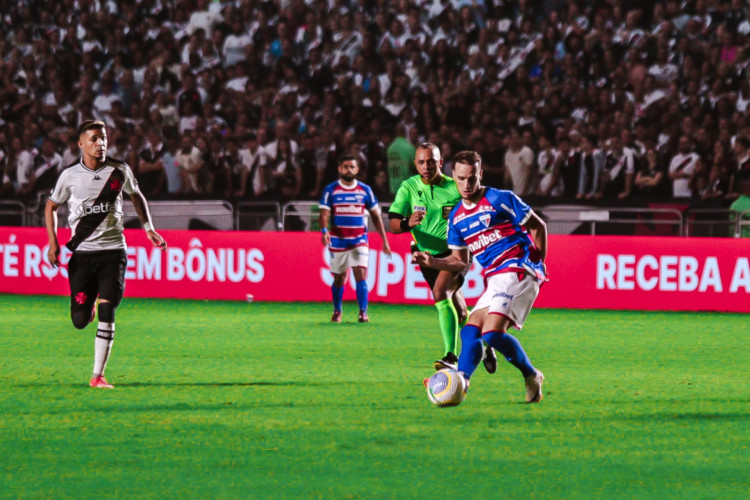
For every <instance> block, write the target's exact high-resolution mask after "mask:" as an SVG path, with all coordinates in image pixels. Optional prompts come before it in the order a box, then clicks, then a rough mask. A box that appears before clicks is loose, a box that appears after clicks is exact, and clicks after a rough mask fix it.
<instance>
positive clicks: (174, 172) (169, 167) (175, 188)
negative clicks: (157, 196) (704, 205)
mask: <svg viewBox="0 0 750 500" xmlns="http://www.w3.org/2000/svg"><path fill="white" fill-rule="evenodd" d="M165 141H166V146H165V147H164V154H163V156H162V158H161V162H162V165H163V166H164V176H165V178H166V180H167V194H168V195H169V196H171V197H174V196H177V195H178V194H179V193H181V192H182V176H181V171H180V164H179V163H178V160H177V153H178V151H179V141H178V139H177V134H176V133H174V132H171V131H170V133H167V134H166V137H165Z"/></svg>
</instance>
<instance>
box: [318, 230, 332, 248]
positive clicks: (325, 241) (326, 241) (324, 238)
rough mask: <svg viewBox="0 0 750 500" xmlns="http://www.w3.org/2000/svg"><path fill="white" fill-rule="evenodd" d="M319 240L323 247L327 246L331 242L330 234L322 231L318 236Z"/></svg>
mask: <svg viewBox="0 0 750 500" xmlns="http://www.w3.org/2000/svg"><path fill="white" fill-rule="evenodd" d="M320 241H321V242H322V243H323V246H324V247H327V246H328V245H330V244H331V235H330V234H328V233H323V235H322V236H321V237H320Z"/></svg>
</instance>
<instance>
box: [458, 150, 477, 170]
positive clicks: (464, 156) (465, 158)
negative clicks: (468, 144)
mask: <svg viewBox="0 0 750 500" xmlns="http://www.w3.org/2000/svg"><path fill="white" fill-rule="evenodd" d="M459 163H463V164H465V165H479V168H482V157H481V156H480V155H479V153H477V152H476V151H468V150H467V151H461V152H459V153H456V155H455V156H454V157H453V168H456V165H458V164H459Z"/></svg>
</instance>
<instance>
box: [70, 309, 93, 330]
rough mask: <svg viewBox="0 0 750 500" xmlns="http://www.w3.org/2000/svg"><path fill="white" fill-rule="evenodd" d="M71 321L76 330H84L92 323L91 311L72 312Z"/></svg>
mask: <svg viewBox="0 0 750 500" xmlns="http://www.w3.org/2000/svg"><path fill="white" fill-rule="evenodd" d="M70 319H71V320H72V321H73V326H74V327H76V329H78V330H83V329H84V328H86V326H88V324H89V323H91V311H71V312H70Z"/></svg>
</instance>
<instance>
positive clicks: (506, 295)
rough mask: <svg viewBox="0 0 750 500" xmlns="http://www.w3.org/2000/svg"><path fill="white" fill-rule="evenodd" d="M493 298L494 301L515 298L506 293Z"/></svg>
mask: <svg viewBox="0 0 750 500" xmlns="http://www.w3.org/2000/svg"><path fill="white" fill-rule="evenodd" d="M492 298H493V299H497V298H501V299H508V300H513V296H512V295H510V294H507V293H505V292H499V293H496V294H495V295H493V296H492ZM506 304H507V302H506Z"/></svg>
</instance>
